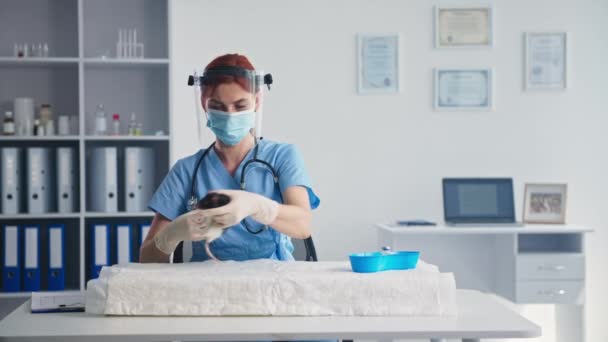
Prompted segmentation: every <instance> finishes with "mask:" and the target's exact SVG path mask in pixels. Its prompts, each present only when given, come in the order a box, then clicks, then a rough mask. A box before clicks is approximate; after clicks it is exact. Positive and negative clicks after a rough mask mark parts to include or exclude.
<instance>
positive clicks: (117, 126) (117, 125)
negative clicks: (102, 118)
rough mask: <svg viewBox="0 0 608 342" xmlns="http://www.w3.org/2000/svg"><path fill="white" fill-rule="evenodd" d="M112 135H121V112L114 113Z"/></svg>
mask: <svg viewBox="0 0 608 342" xmlns="http://www.w3.org/2000/svg"><path fill="white" fill-rule="evenodd" d="M112 135H120V114H118V113H114V114H112Z"/></svg>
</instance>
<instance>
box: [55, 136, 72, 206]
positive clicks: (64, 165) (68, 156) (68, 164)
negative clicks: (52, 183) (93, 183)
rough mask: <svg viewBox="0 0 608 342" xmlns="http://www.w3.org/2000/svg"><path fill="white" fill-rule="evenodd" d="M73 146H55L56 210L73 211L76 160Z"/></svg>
mask: <svg viewBox="0 0 608 342" xmlns="http://www.w3.org/2000/svg"><path fill="white" fill-rule="evenodd" d="M74 155H75V153H74V148H72V147H58V148H57V211H58V212H60V213H71V212H74V211H75V210H74V202H75V200H76V182H77V180H76V160H75V158H74Z"/></svg>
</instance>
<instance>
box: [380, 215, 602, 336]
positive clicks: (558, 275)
mask: <svg viewBox="0 0 608 342" xmlns="http://www.w3.org/2000/svg"><path fill="white" fill-rule="evenodd" d="M376 228H377V232H378V248H379V249H380V248H381V247H382V246H390V247H391V248H392V249H393V250H417V251H420V252H421V255H420V257H421V258H422V259H423V260H425V261H427V262H430V263H432V264H435V265H438V266H439V268H440V270H441V271H443V272H454V274H455V277H456V286H457V287H458V288H467V289H476V290H481V291H484V292H492V293H496V294H498V295H500V296H502V297H504V298H506V299H508V300H510V301H512V302H514V303H517V304H528V303H549V304H559V305H558V306H557V307H556V318H557V324H556V326H557V328H558V330H559V331H558V336H560V341H580V342H582V341H584V320H583V317H584V315H583V312H584V298H585V296H584V294H585V291H584V289H585V249H584V235H585V233H588V232H592V231H593V230H592V229H589V228H586V227H580V226H573V225H527V226H523V227H466V228H464V227H444V226H436V227H433V226H422V227H404V226H396V225H387V224H378V225H376Z"/></svg>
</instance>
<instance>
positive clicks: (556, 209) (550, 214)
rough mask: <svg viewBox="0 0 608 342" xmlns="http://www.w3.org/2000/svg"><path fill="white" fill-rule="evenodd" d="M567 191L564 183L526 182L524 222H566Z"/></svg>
mask: <svg viewBox="0 0 608 342" xmlns="http://www.w3.org/2000/svg"><path fill="white" fill-rule="evenodd" d="M567 192H568V185H567V184H563V183H526V186H525V191H524V215H523V222H524V223H543V224H564V223H565V222H566V204H567V195H568V193H567Z"/></svg>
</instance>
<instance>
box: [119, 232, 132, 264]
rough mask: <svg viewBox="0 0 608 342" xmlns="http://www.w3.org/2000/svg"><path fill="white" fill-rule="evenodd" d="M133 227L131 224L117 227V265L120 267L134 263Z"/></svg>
mask: <svg viewBox="0 0 608 342" xmlns="http://www.w3.org/2000/svg"><path fill="white" fill-rule="evenodd" d="M131 227H132V226H131V225H129V224H119V225H117V226H116V263H117V264H119V265H124V264H128V263H130V262H131V261H132V260H131V259H132V258H131V257H132V256H131V246H132V241H131V230H132V229H131Z"/></svg>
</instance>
